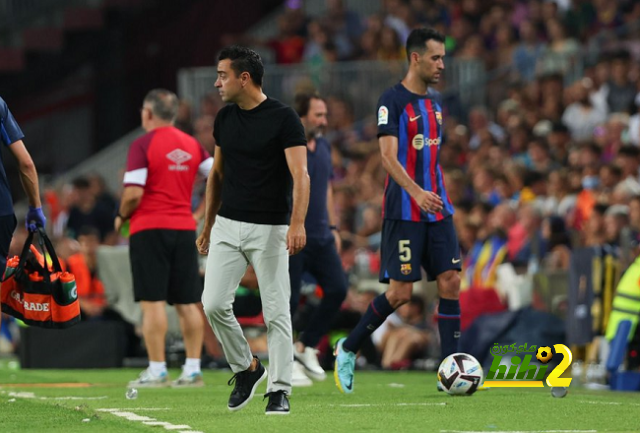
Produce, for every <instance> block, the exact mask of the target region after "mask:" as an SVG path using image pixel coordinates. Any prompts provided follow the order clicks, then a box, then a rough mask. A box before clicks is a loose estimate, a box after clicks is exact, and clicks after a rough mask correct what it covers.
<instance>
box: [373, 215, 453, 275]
mask: <svg viewBox="0 0 640 433" xmlns="http://www.w3.org/2000/svg"><path fill="white" fill-rule="evenodd" d="M380 251H381V263H380V282H381V283H387V284H388V283H389V280H397V281H420V280H421V279H422V274H421V270H420V268H421V267H422V268H424V270H425V271H426V272H427V278H428V279H429V281H433V280H435V279H436V278H437V276H438V275H440V274H442V273H443V272H445V271H448V270H451V269H455V270H458V271H459V270H461V269H462V263H461V257H460V247H459V245H458V236H457V235H456V230H455V228H454V226H453V218H451V217H450V216H449V217H447V218H445V219H443V220H441V221H437V222H433V223H425V222H414V221H402V220H387V219H385V220H384V222H383V224H382V244H381V248H380Z"/></svg>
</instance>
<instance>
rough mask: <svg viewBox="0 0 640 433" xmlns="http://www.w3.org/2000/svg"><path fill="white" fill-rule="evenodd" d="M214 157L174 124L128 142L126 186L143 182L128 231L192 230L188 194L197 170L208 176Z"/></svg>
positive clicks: (190, 193) (193, 227) (139, 184)
mask: <svg viewBox="0 0 640 433" xmlns="http://www.w3.org/2000/svg"><path fill="white" fill-rule="evenodd" d="M212 165H213V158H211V156H210V155H209V154H208V153H207V151H206V150H205V149H204V148H203V147H202V145H200V143H198V142H197V141H196V139H195V138H193V137H191V136H190V135H187V134H185V133H184V132H182V131H180V130H178V129H177V128H175V127H173V126H165V127H161V128H157V129H154V130H153V131H151V132H149V133H147V134H145V135H143V136H142V137H140V138H138V139H137V140H136V141H134V142H133V143H132V144H131V147H130V148H129V155H128V157H127V171H126V173H125V175H124V185H125V186H142V187H143V188H144V194H143V195H142V200H141V202H140V205H139V206H138V208H137V209H136V210H135V212H134V213H133V215H132V216H131V226H130V229H129V231H130V233H131V234H134V233H137V232H140V231H142V230H150V229H169V230H195V229H196V222H195V220H194V219H193V214H192V212H191V195H192V192H193V184H194V183H195V179H196V174H197V173H198V172H200V173H201V174H202V175H203V176H205V177H206V176H208V174H209V170H210V169H211V166H212Z"/></svg>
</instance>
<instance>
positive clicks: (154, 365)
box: [149, 361, 167, 376]
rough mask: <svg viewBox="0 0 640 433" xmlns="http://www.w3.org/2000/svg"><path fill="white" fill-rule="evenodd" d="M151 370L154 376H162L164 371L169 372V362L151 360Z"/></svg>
mask: <svg viewBox="0 0 640 433" xmlns="http://www.w3.org/2000/svg"><path fill="white" fill-rule="evenodd" d="M149 371H151V374H153V375H154V376H160V375H162V373H166V372H167V363H166V362H157V361H149Z"/></svg>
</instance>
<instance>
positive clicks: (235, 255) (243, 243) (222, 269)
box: [202, 216, 293, 394]
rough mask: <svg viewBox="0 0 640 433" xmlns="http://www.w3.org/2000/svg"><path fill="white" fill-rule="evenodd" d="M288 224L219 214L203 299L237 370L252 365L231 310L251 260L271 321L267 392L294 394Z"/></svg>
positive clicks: (264, 306) (268, 340)
mask: <svg viewBox="0 0 640 433" xmlns="http://www.w3.org/2000/svg"><path fill="white" fill-rule="evenodd" d="M288 228H289V227H288V226H287V225H267V224H252V223H245V222H240V221H235V220H231V219H228V218H224V217H221V216H217V217H216V222H215V224H214V225H213V228H212V230H211V243H210V246H209V256H208V257H207V267H206V271H205V277H204V292H203V293H202V304H203V307H204V312H205V314H206V315H207V318H208V320H209V323H210V324H211V327H212V328H213V331H214V332H215V334H216V336H217V337H218V340H219V341H220V343H221V344H222V349H223V350H224V354H225V356H226V358H227V362H228V363H229V365H230V366H231V370H232V371H233V372H234V373H238V372H241V371H244V370H246V369H247V368H249V366H250V364H251V361H252V354H251V350H250V349H249V344H248V343H247V340H246V339H245V338H244V335H243V333H242V329H241V328H240V324H239V323H238V321H237V319H236V317H235V316H234V315H233V301H234V299H235V293H236V289H237V288H238V284H239V283H240V279H241V278H242V276H243V275H244V273H245V271H246V269H247V266H248V265H249V264H251V265H253V268H254V269H255V272H256V276H257V277H258V284H259V285H260V297H261V300H262V312H263V315H264V321H265V323H266V325H267V343H268V346H269V382H268V385H267V392H274V391H285V392H286V393H287V394H291V369H292V366H293V364H292V363H293V344H292V341H293V340H292V335H291V313H290V311H289V298H290V297H291V286H290V282H289V253H288V251H287V249H286V247H287V241H286V240H287V231H288Z"/></svg>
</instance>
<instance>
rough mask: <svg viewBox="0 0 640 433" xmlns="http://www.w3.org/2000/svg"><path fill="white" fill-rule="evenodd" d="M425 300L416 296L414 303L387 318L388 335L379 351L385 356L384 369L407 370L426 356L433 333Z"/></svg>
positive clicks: (404, 306) (413, 299) (412, 297)
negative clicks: (419, 358)
mask: <svg viewBox="0 0 640 433" xmlns="http://www.w3.org/2000/svg"><path fill="white" fill-rule="evenodd" d="M425 313H426V312H425V305H424V299H422V298H421V297H420V296H417V295H412V296H411V300H410V301H409V302H408V303H406V304H404V305H402V306H401V307H400V308H398V309H397V310H396V312H395V313H394V315H393V316H395V317H393V318H392V317H389V318H388V319H387V322H388V325H387V326H386V332H384V335H383V336H382V341H381V342H380V344H379V346H378V350H379V351H380V352H381V353H382V362H381V364H382V368H385V369H391V370H399V369H406V368H408V367H409V366H410V365H411V362H412V361H413V360H414V359H415V358H416V357H418V356H420V355H424V354H425V352H426V350H427V347H428V344H429V340H430V338H431V333H430V332H429V330H428V329H429V328H428V325H427V321H426V314H425Z"/></svg>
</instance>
